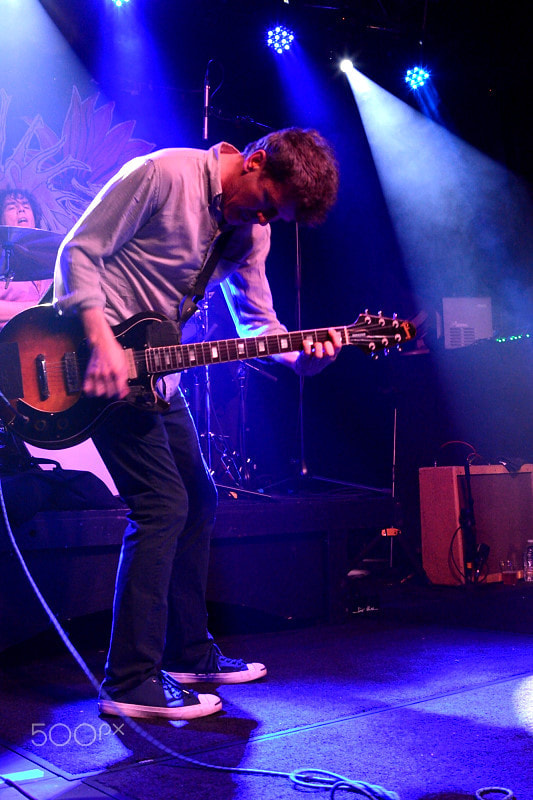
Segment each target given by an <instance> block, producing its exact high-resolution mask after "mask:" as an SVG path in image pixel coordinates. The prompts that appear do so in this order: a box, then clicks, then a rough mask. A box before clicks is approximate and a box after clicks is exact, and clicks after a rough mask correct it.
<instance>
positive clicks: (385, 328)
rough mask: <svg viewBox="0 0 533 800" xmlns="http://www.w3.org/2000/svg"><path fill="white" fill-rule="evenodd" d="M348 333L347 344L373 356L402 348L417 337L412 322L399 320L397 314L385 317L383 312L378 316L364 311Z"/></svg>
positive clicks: (349, 327)
mask: <svg viewBox="0 0 533 800" xmlns="http://www.w3.org/2000/svg"><path fill="white" fill-rule="evenodd" d="M346 331H347V337H348V341H347V344H354V345H356V346H357V347H359V348H361V349H362V350H365V351H366V352H367V353H370V355H373V356H376V355H377V354H378V353H379V352H380V351H382V350H383V351H385V354H387V353H388V352H389V350H391V349H393V348H400V346H401V345H402V344H403V343H404V342H408V341H410V340H411V339H414V338H415V336H416V328H415V326H414V325H413V323H412V322H409V321H408V320H402V319H398V317H397V316H396V314H394V315H393V316H392V317H384V316H383V314H382V313H381V311H380V312H378V314H370V313H369V312H368V311H364V313H363V314H359V316H358V317H357V319H356V321H355V322H354V323H353V325H350V326H348V328H347V329H346Z"/></svg>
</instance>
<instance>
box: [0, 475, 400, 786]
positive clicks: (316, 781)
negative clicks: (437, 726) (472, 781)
mask: <svg viewBox="0 0 533 800" xmlns="http://www.w3.org/2000/svg"><path fill="white" fill-rule="evenodd" d="M0 510H1V513H2V517H3V520H4V523H5V529H6V531H7V534H8V538H9V540H10V542H11V546H12V548H13V550H14V552H15V555H16V556H17V559H18V561H19V563H20V565H21V567H22V570H23V572H24V574H25V576H26V578H27V579H28V581H29V583H30V586H31V587H32V589H33V591H34V593H35V595H36V597H37V599H38V600H39V602H40V603H41V605H42V607H43V609H44V611H45V612H46V614H47V615H48V618H49V619H50V622H51V623H52V625H53V626H54V628H55V629H56V631H57V633H58V634H59V637H60V639H61V641H62V642H63V644H64V645H65V647H66V648H67V650H68V651H69V653H70V654H71V655H72V657H73V658H74V660H75V661H76V662H77V664H78V666H79V667H80V669H81V670H82V672H83V673H84V674H85V676H86V677H87V679H88V680H89V682H90V683H91V684H92V686H93V688H94V689H95V691H96V693H97V695H98V693H100V694H101V695H102V696H103V697H104V698H105V699H107V700H109V699H111V698H109V696H108V695H106V693H105V691H102V690H101V688H100V682H99V681H98V679H97V678H96V676H95V675H94V674H93V672H92V671H91V669H90V668H89V666H88V665H87V664H86V662H85V660H84V659H83V657H82V656H81V654H80V653H79V652H78V650H77V649H76V648H75V647H74V645H73V644H72V642H71V641H70V640H69V638H68V636H67V634H66V633H65V631H64V630H63V628H62V626H61V623H60V622H59V620H58V619H57V617H56V615H55V614H54V612H53V611H52V609H51V608H50V606H49V605H48V603H47V601H46V599H45V598H44V596H43V594H42V593H41V591H40V589H39V587H38V586H37V584H36V582H35V580H34V578H33V576H32V574H31V572H30V570H29V568H28V566H27V564H26V562H25V560H24V556H23V555H22V552H21V550H20V548H19V546H18V544H17V541H16V539H15V536H14V534H13V531H12V528H11V525H10V523H9V517H8V514H7V509H6V505H5V498H4V492H3V488H2V479H1V478H0ZM118 716H120V718H121V719H122V721H123V722H124V723H125V724H127V725H128V726H129V727H130V728H131V729H132V730H133V731H134V732H135V733H137V734H138V735H139V736H141V737H142V738H143V739H145V740H146V741H147V742H149V743H150V744H152V745H154V746H155V747H156V748H157V749H158V750H161V751H162V752H163V753H166V754H167V755H169V756H172V757H173V758H176V759H178V760H179V761H184V762H186V763H187V764H188V765H191V766H193V767H195V768H198V769H202V770H212V771H215V772H230V773H233V774H237V775H264V776H267V777H277V778H288V779H289V780H290V781H291V783H292V784H293V785H294V786H295V787H305V788H308V789H329V791H330V794H329V796H330V798H334V796H335V793H336V792H337V791H338V790H340V789H342V790H344V791H347V792H351V793H353V794H357V795H359V796H360V797H365V798H367V800H400V798H399V795H398V794H396V792H390V791H387V790H386V789H384V788H383V787H382V786H376V785H373V784H370V783H366V782H364V781H354V780H351V779H349V778H344V777H342V776H341V775H336V774H335V773H333V772H329V771H325V770H316V769H299V770H296V771H294V772H277V771H273V770H264V769H246V768H244V767H223V766H217V765H214V764H206V763H204V762H202V761H197V760H196V759H194V758H190V757H189V756H184V755H183V754H182V753H178V751H177V750H174V749H173V748H171V747H167V745H165V744H164V743H163V742H161V741H159V739H157V738H156V737H154V736H152V734H151V733H148V732H147V731H146V730H144V729H143V728H141V726H140V725H138V724H137V722H135V720H133V719H132V718H131V717H126V716H124V715H123V714H119V715H118ZM151 762H152V760H151V759H150V760H148V761H145V762H143V763H151ZM0 780H3V781H4V783H6V784H7V785H9V786H11V787H13V788H15V789H17V790H18V791H20V793H21V794H22V795H23V796H25V797H31V796H30V795H28V794H27V793H26V792H24V791H23V790H22V789H21V787H19V786H18V785H16V783H15V782H14V781H12V780H9V779H7V780H4V779H3V778H2V776H1V775H0Z"/></svg>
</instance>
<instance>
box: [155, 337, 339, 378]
mask: <svg viewBox="0 0 533 800" xmlns="http://www.w3.org/2000/svg"><path fill="white" fill-rule="evenodd" d="M335 330H336V331H338V333H340V335H341V341H342V343H343V344H347V343H348V338H347V333H346V328H336V329H335ZM329 338H330V337H329V333H328V329H327V328H320V329H318V330H308V331H291V332H290V333H270V334H268V335H266V336H251V337H249V338H246V339H221V340H220V341H217V342H195V343H194V344H179V345H170V346H168V347H148V348H147V349H146V350H145V351H144V355H145V359H146V369H147V372H148V373H150V374H163V373H165V372H174V371H179V370H183V369H189V368H192V367H201V366H205V365H206V364H222V363H227V362H229V361H241V360H245V359H249V358H266V357H267V356H273V355H278V354H279V353H291V352H293V351H295V350H302V348H303V343H304V341H306V340H309V341H312V342H316V341H319V342H325V341H326V340H328V339H329Z"/></svg>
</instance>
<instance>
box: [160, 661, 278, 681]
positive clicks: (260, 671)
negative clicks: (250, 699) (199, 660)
mask: <svg viewBox="0 0 533 800" xmlns="http://www.w3.org/2000/svg"><path fill="white" fill-rule="evenodd" d="M246 666H247V667H248V669H243V670H238V671H237V672H200V673H198V672H171V671H170V670H165V672H167V674H168V675H170V677H171V678H174V680H175V681H178V683H249V682H250V681H257V680H258V679H259V678H264V677H265V675H266V674H267V668H266V667H265V665H264V664H256V663H253V664H247V665H246Z"/></svg>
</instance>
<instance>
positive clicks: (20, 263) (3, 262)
mask: <svg viewBox="0 0 533 800" xmlns="http://www.w3.org/2000/svg"><path fill="white" fill-rule="evenodd" d="M62 238H63V235H62V234H60V233H55V232H54V231H45V230H41V229H40V228H16V227H10V226H8V225H0V248H1V250H0V283H1V282H3V283H4V285H5V286H6V288H7V286H9V284H10V283H11V281H42V280H47V279H49V278H52V277H53V275H54V264H55V260H56V255H57V251H58V249H59V245H60V243H61V240H62Z"/></svg>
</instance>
